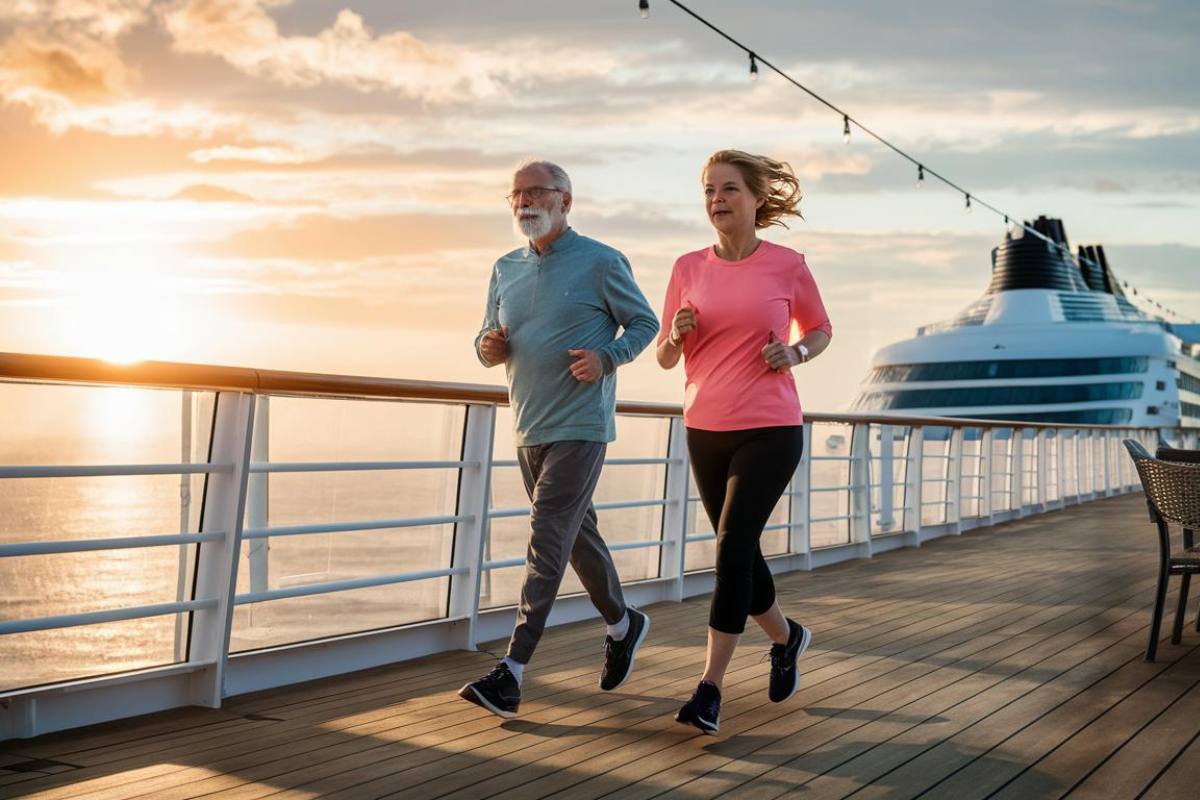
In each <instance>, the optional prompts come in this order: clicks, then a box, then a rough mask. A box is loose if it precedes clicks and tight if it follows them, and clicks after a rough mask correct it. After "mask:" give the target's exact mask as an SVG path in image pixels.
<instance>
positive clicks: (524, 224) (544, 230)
mask: <svg viewBox="0 0 1200 800" xmlns="http://www.w3.org/2000/svg"><path fill="white" fill-rule="evenodd" d="M558 221H559V215H558V214H557V213H555V212H551V211H547V210H546V209H543V208H539V209H537V216H530V217H526V218H524V219H523V218H521V216H520V215H517V216H514V217H513V231H514V232H515V233H516V234H517V236H519V237H521V238H523V239H527V240H529V241H531V242H532V241H537V240H538V239H541V238H543V237H545V236H547V235H548V234H549V233H550V231H552V230H554V226H555V225H556V224H557V223H558Z"/></svg>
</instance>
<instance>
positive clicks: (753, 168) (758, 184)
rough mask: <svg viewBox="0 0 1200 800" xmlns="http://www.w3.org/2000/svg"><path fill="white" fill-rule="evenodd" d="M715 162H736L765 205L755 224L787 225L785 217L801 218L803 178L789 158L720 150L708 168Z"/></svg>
mask: <svg viewBox="0 0 1200 800" xmlns="http://www.w3.org/2000/svg"><path fill="white" fill-rule="evenodd" d="M713 164H732V165H733V166H735V167H737V170H738V172H740V173H741V174H742V180H744V181H745V182H746V186H747V188H749V189H750V192H751V193H752V194H753V195H754V196H755V197H756V198H758V199H760V200H763V201H765V202H763V204H762V205H761V206H759V207H758V209H757V210H756V211H755V212H754V227H755V228H766V227H768V226H771V225H782V226H783V227H785V228H786V227H787V223H785V222H784V221H783V218H784V217H788V216H792V217H800V218H801V219H804V217H803V215H801V213H800V197H801V192H800V181H799V180H798V179H797V178H796V173H795V172H793V171H792V167H791V165H790V164H788V163H787V162H786V161H776V160H775V159H773V158H768V157H767V156H756V155H754V154H752V153H746V152H744V151H742V150H718V151H717V152H715V153H713V154H712V155H711V156H709V157H708V161H707V162H706V163H705V165H704V169H705V170H708V168H709V167H711V166H712V165H713Z"/></svg>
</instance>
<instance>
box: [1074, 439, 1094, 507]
mask: <svg viewBox="0 0 1200 800" xmlns="http://www.w3.org/2000/svg"><path fill="white" fill-rule="evenodd" d="M1085 434H1086V435H1085ZM1075 474H1076V479H1078V481H1079V491H1078V492H1075V501H1076V503H1084V495H1085V494H1087V499H1088V500H1091V499H1092V498H1093V497H1094V495H1093V492H1094V491H1096V485H1094V482H1093V481H1092V432H1091V431H1086V432H1085V431H1082V429H1080V431H1079V432H1076V434H1075ZM1085 479H1086V480H1085ZM1085 485H1086V487H1087V492H1084V488H1085Z"/></svg>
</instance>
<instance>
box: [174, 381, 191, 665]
mask: <svg viewBox="0 0 1200 800" xmlns="http://www.w3.org/2000/svg"><path fill="white" fill-rule="evenodd" d="M180 395H181V407H180V418H179V430H180V436H179V440H180V441H179V450H180V455H181V456H182V458H181V459H180V462H181V463H183V464H190V463H191V461H192V393H191V392H180ZM191 525H192V476H191V475H180V476H179V532H180V533H188V532H190V529H191ZM190 550H191V548H190V547H188V545H186V544H181V545H179V558H178V560H177V562H176V564H177V566H176V570H175V601H176V602H181V601H182V600H183V599H184V593H185V592H186V591H187V578H188V576H187V573H188V562H189V561H190V560H191V559H190V558H189V551H190ZM187 638H188V633H187V615H186V614H176V615H175V660H176V661H183V660H184V659H185V658H187Z"/></svg>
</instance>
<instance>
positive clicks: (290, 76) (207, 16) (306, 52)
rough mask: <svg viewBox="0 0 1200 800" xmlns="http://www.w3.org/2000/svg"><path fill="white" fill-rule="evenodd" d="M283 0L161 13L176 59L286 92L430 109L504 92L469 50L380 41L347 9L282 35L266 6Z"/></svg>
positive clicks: (197, 3)
mask: <svg viewBox="0 0 1200 800" xmlns="http://www.w3.org/2000/svg"><path fill="white" fill-rule="evenodd" d="M285 4H286V0H268V2H265V3H259V2H256V1H255V0H183V1H182V2H177V3H174V4H173V5H171V6H170V7H168V8H167V9H165V10H164V11H163V12H162V16H161V18H162V22H163V25H164V26H165V27H166V29H167V31H168V32H169V33H170V34H171V35H172V37H173V38H174V46H175V48H176V49H177V50H178V51H179V52H183V53H197V54H206V55H215V56H218V57H220V58H223V59H225V60H226V61H227V62H229V63H230V64H232V65H233V66H235V67H237V68H238V69H240V70H242V71H243V72H245V73H247V74H249V75H254V76H258V77H263V78H267V79H269V80H273V81H277V82H279V83H282V84H285V85H288V86H299V87H306V86H316V85H318V84H321V83H325V82H330V83H336V84H341V85H343V86H348V87H350V88H352V89H355V90H357V91H360V92H373V91H389V92H395V93H398V94H401V95H404V96H407V97H415V98H420V99H422V100H426V101H431V102H444V101H449V100H461V99H464V98H471V97H485V96H493V95H496V94H498V93H501V92H502V87H501V85H500V84H499V83H498V82H497V80H496V79H495V78H494V77H493V76H492V75H490V74H488V72H487V70H486V69H484V68H483V67H484V66H485V65H483V64H481V63H480V62H479V61H478V59H476V58H475V57H473V56H472V54H471V53H470V52H468V51H466V50H464V49H461V48H457V47H453V46H450V45H434V44H429V43H426V42H423V41H421V40H420V39H418V38H417V37H415V36H413V35H412V34H411V33H408V32H407V31H393V32H391V33H387V34H381V35H375V34H374V33H373V32H372V31H371V30H370V29H368V28H367V26H366V24H365V23H364V21H363V18H362V17H361V16H360V15H358V14H356V13H355V12H353V11H351V10H349V9H343V10H342V11H340V12H338V15H337V17H336V19H335V20H334V23H333V25H331V26H330V27H328V28H326V29H324V30H322V31H320V32H318V33H317V34H316V35H312V36H303V35H297V36H286V35H283V34H281V33H280V31H279V27H278V25H277V24H276V22H275V20H274V19H273V18H272V17H271V15H270V14H269V13H268V11H267V7H268V6H279V5H285Z"/></svg>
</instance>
